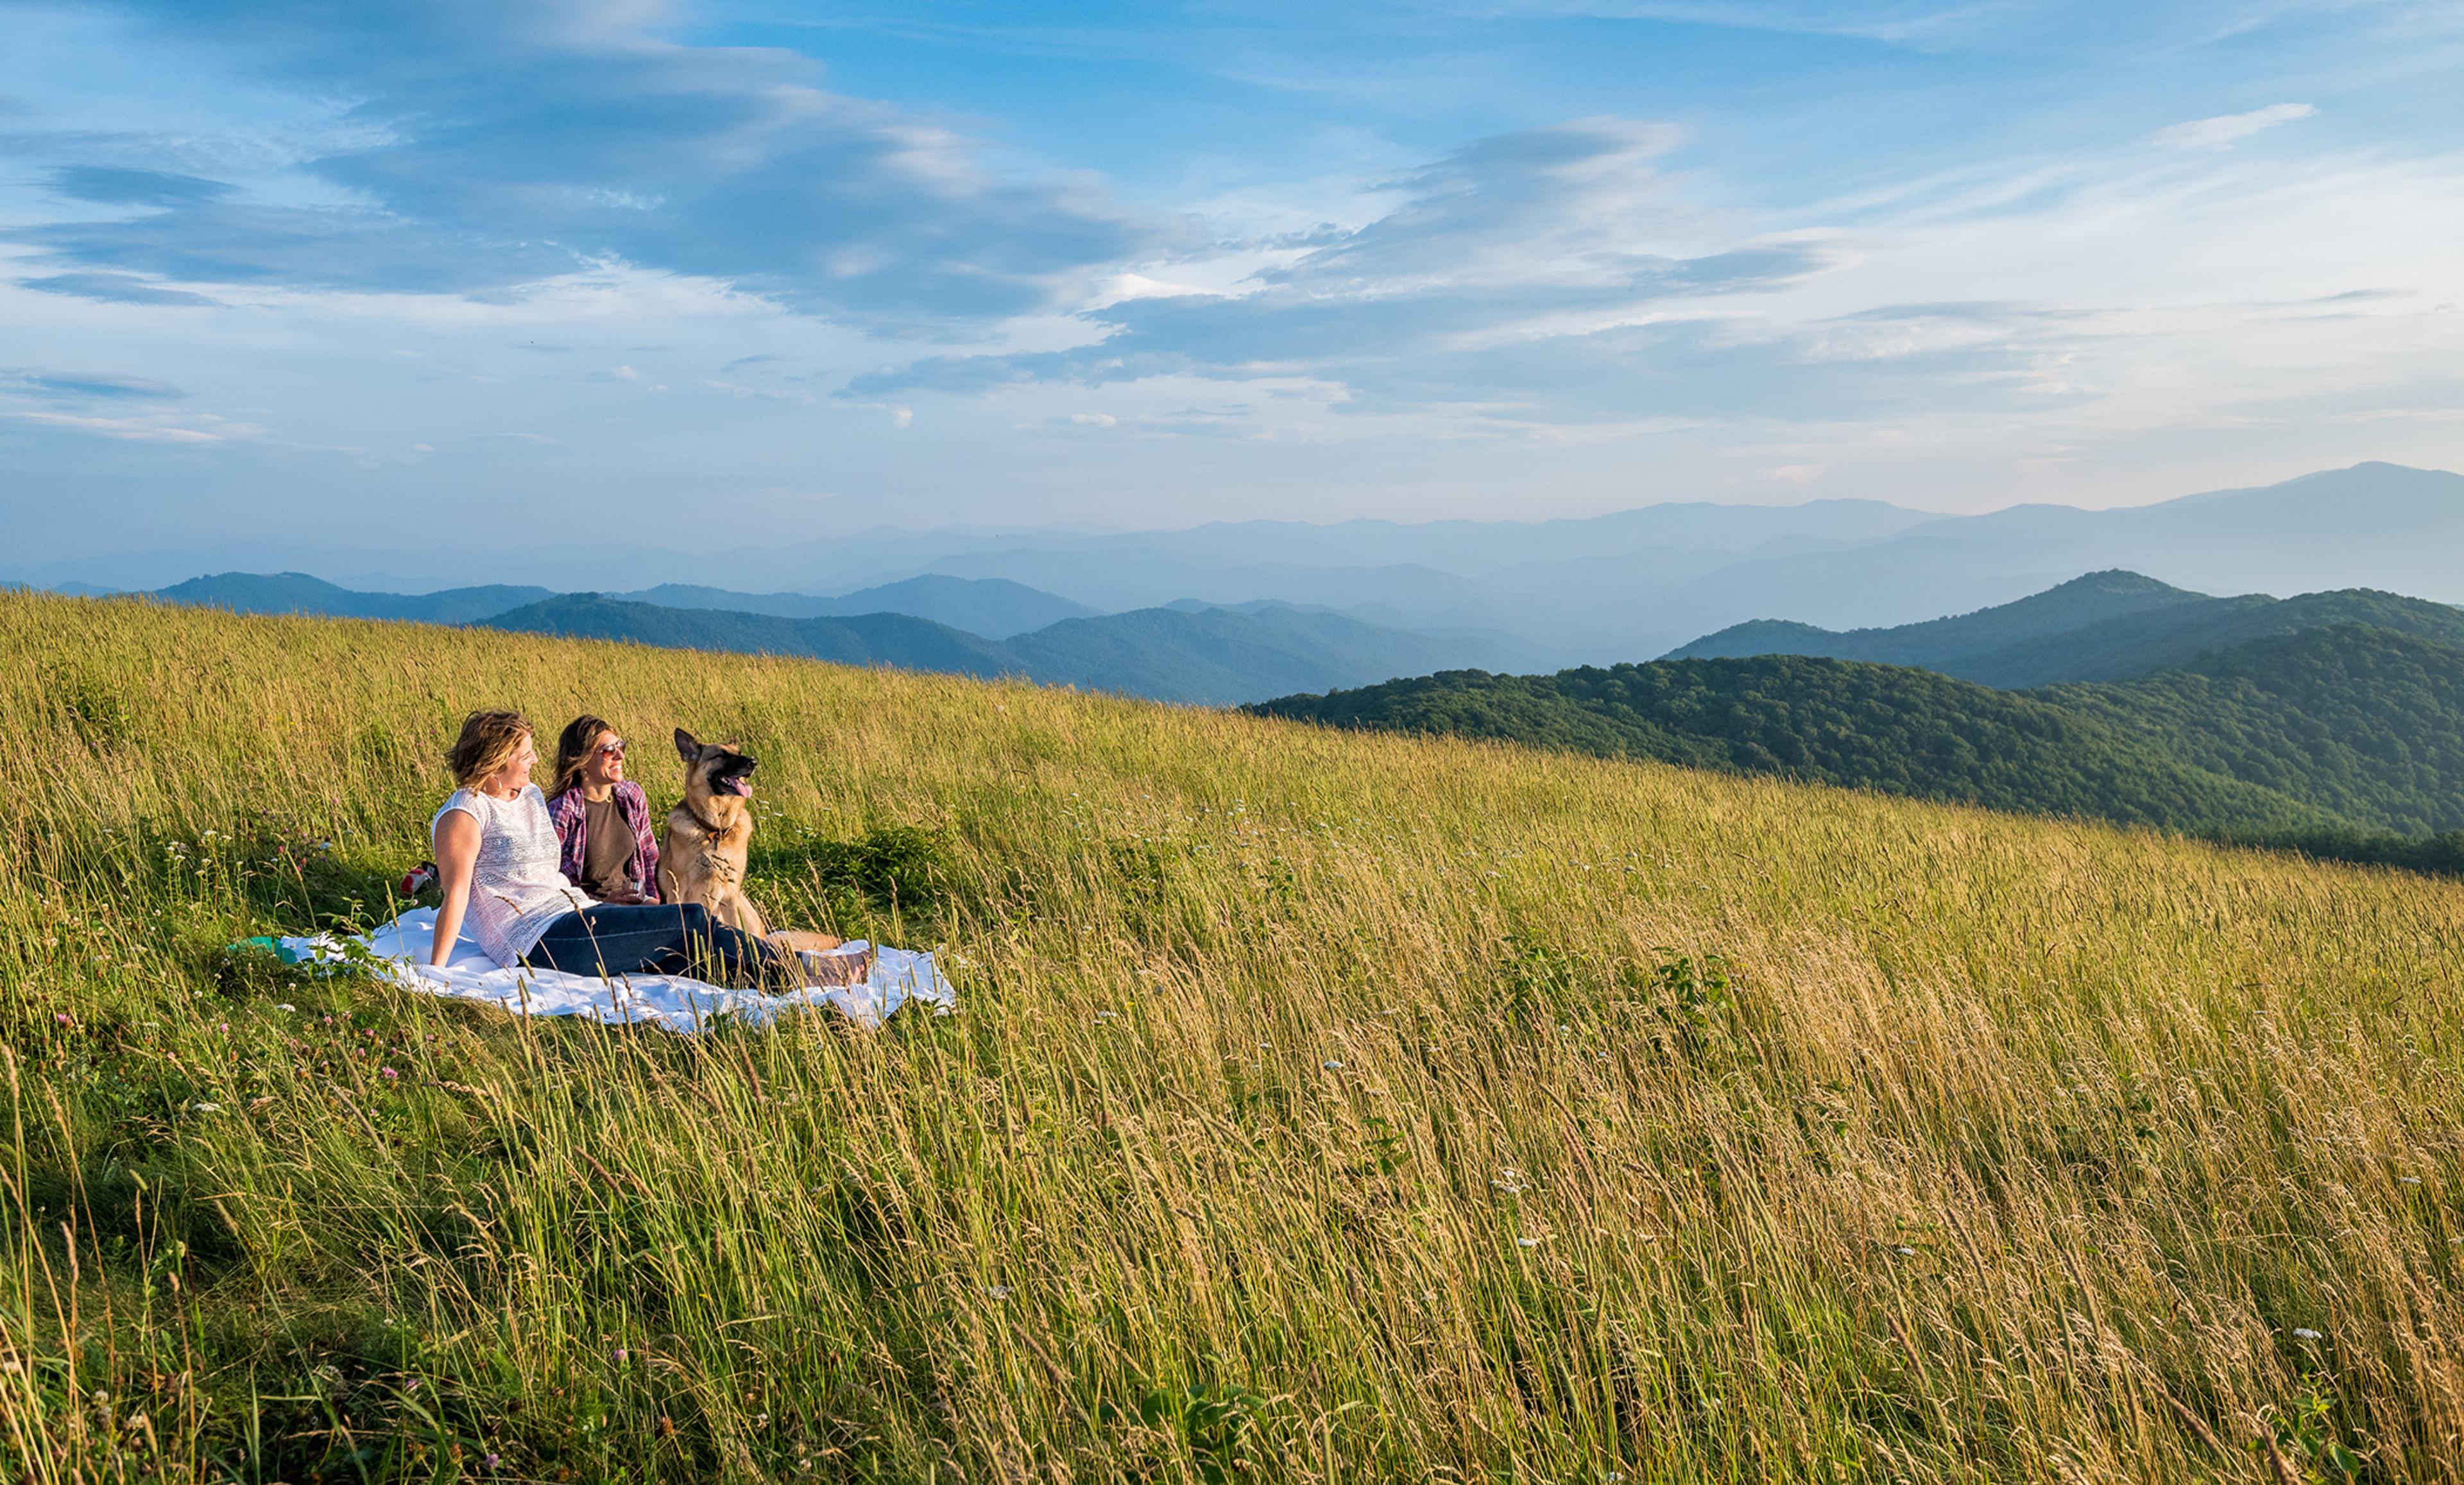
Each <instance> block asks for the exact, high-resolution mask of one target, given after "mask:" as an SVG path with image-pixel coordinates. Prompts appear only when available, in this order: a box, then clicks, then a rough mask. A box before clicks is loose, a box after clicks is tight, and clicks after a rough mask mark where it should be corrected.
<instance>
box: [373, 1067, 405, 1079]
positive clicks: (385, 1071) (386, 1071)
mask: <svg viewBox="0 0 2464 1485" xmlns="http://www.w3.org/2000/svg"><path fill="white" fill-rule="evenodd" d="M377 1072H378V1074H379V1075H380V1076H381V1077H383V1078H385V1080H386V1081H392V1080H393V1079H396V1078H399V1077H401V1076H402V1074H400V1073H397V1072H395V1071H394V1070H393V1069H392V1068H390V1067H380V1068H378V1069H377Z"/></svg>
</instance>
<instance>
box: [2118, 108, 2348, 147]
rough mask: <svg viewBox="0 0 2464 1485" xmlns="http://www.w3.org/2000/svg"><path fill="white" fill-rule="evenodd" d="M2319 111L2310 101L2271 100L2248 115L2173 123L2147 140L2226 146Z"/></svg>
mask: <svg viewBox="0 0 2464 1485" xmlns="http://www.w3.org/2000/svg"><path fill="white" fill-rule="evenodd" d="M2318 111H2319V110H2318V109H2316V108H2314V107H2312V106H2311V105H2310V104H2308V103H2270V104H2268V105H2267V106H2266V107H2265V108H2254V109H2252V110H2251V111H2250V112H2249V113H2246V114H2221V115H2218V116H2217V117H2215V118H2213V119H2193V120H2190V121H2189V122H2188V123H2177V124H2172V125H2169V126H2167V127H2166V128H2162V129H2159V130H2157V131H2156V132H2155V133H2153V134H2151V135H2149V136H2147V142H2148V143H2150V144H2154V145H2157V146H2159V147H2160V148H2164V149H2223V148H2225V147H2226V146H2228V145H2231V144H2233V143H2235V142H2238V141H2241V140H2246V139H2248V138H2250V137H2251V136H2252V135H2254V134H2258V133H2263V132H2264V131H2266V130H2269V129H2273V128H2275V127H2276V126H2277V125H2278V124H2286V123H2291V122H2293V121H2294V120H2297V119H2307V118H2309V117H2310V116H2311V115H2312V114H2315V113H2317V112H2318Z"/></svg>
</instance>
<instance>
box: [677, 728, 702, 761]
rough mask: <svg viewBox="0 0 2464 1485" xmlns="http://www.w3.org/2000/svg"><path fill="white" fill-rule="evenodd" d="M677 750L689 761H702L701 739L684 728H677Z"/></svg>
mask: <svg viewBox="0 0 2464 1485" xmlns="http://www.w3.org/2000/svg"><path fill="white" fill-rule="evenodd" d="M676 752H677V753H678V754H680V755H681V756H682V757H683V758H684V760H685V761H686V762H687V763H698V762H700V761H701V739H700V738H698V737H695V736H694V735H693V733H691V732H686V731H685V730H684V729H683V728H681V727H680V728H677V729H676Z"/></svg>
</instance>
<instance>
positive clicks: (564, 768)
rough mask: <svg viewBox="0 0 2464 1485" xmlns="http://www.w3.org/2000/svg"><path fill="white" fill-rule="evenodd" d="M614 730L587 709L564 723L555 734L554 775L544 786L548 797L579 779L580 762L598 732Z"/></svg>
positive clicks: (595, 739) (586, 756) (554, 795)
mask: <svg viewBox="0 0 2464 1485" xmlns="http://www.w3.org/2000/svg"><path fill="white" fill-rule="evenodd" d="M614 731H616V729H614V728H612V727H609V726H608V725H607V724H606V722H605V720H603V719H602V718H599V717H595V716H592V715H591V714H590V713H589V712H587V711H585V712H583V714H582V715H580V716H578V717H575V718H574V719H573V720H572V721H570V722H567V723H566V724H564V731H563V732H559V733H557V734H556V778H555V781H554V782H552V783H550V784H549V785H548V786H547V797H549V798H551V799H553V798H555V797H557V796H558V795H561V794H562V793H564V792H565V791H566V790H567V789H570V788H572V787H573V786H574V785H575V784H576V783H579V782H580V781H581V779H582V765H583V764H584V763H587V762H589V761H590V745H591V744H592V743H595V742H597V741H598V740H599V734H600V733H602V732H614Z"/></svg>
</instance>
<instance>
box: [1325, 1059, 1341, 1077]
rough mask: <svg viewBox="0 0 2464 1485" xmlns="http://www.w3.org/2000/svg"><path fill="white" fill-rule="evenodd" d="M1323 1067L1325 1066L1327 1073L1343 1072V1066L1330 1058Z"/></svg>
mask: <svg viewBox="0 0 2464 1485" xmlns="http://www.w3.org/2000/svg"><path fill="white" fill-rule="evenodd" d="M1325 1065H1326V1070H1327V1071H1328V1072H1331V1073H1339V1072H1341V1071H1343V1064H1342V1063H1341V1062H1338V1061H1335V1060H1334V1059H1331V1058H1329V1059H1327V1061H1326V1064H1325Z"/></svg>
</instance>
